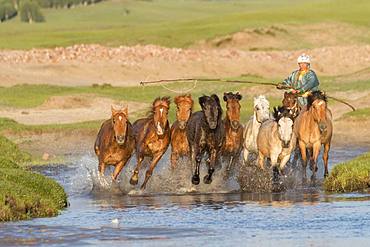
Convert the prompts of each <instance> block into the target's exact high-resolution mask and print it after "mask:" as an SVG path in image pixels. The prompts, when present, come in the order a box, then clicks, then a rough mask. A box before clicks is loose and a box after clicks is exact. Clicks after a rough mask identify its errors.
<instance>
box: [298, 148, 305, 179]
mask: <svg viewBox="0 0 370 247" xmlns="http://www.w3.org/2000/svg"><path fill="white" fill-rule="evenodd" d="M299 149H300V150H301V156H302V169H303V171H302V173H303V174H302V180H303V182H306V180H307V172H306V168H307V154H306V145H305V144H304V142H303V141H299Z"/></svg>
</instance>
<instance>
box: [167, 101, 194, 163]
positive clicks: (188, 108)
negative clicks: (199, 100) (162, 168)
mask: <svg viewBox="0 0 370 247" xmlns="http://www.w3.org/2000/svg"><path fill="white" fill-rule="evenodd" d="M174 101H175V104H176V106H177V110H176V119H177V120H176V121H175V122H174V123H173V124H172V126H171V168H172V169H174V168H175V167H176V163H177V160H178V159H179V158H180V157H184V156H188V157H189V154H190V149H189V143H188V139H187V136H186V126H187V123H188V120H189V118H190V115H191V113H192V110H193V105H194V101H193V99H192V98H191V95H190V94H185V95H180V96H176V97H175V100H174Z"/></svg>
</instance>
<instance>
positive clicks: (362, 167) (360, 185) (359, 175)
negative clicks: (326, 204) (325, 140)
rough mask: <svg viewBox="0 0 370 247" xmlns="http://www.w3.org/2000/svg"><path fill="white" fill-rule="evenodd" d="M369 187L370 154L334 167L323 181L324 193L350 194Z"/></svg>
mask: <svg viewBox="0 0 370 247" xmlns="http://www.w3.org/2000/svg"><path fill="white" fill-rule="evenodd" d="M369 186H370V152H369V153H365V154H363V155H361V156H359V157H357V158H355V159H353V160H351V161H348V162H345V163H341V164H338V165H336V166H335V167H334V168H333V170H332V171H331V173H330V175H329V177H328V178H326V179H325V183H324V187H325V190H326V191H334V192H351V191H361V190H367V189H368V188H369Z"/></svg>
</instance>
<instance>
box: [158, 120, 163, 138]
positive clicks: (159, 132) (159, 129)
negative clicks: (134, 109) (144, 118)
mask: <svg viewBox="0 0 370 247" xmlns="http://www.w3.org/2000/svg"><path fill="white" fill-rule="evenodd" d="M157 133H158V134H160V135H161V134H163V129H162V127H161V125H160V124H159V122H157Z"/></svg>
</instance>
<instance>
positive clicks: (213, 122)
mask: <svg viewBox="0 0 370 247" xmlns="http://www.w3.org/2000/svg"><path fill="white" fill-rule="evenodd" d="M199 104H200V106H201V108H202V110H201V111H198V112H195V113H193V114H192V115H191V117H190V119H189V121H188V127H187V130H186V136H187V138H188V141H189V146H190V157H191V162H192V167H193V176H192V180H191V181H192V183H193V184H194V185H198V184H199V182H200V179H199V167H200V163H201V161H202V158H203V155H204V154H205V153H207V154H208V159H207V165H208V174H207V175H206V176H204V178H203V182H204V183H205V184H210V183H212V174H213V173H214V171H215V166H216V163H217V162H218V160H219V157H220V151H221V147H222V145H223V142H224V136H225V129H224V126H223V122H222V108H221V105H220V99H219V98H218V96H217V95H215V94H212V95H211V96H206V95H203V96H202V97H199Z"/></svg>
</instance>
